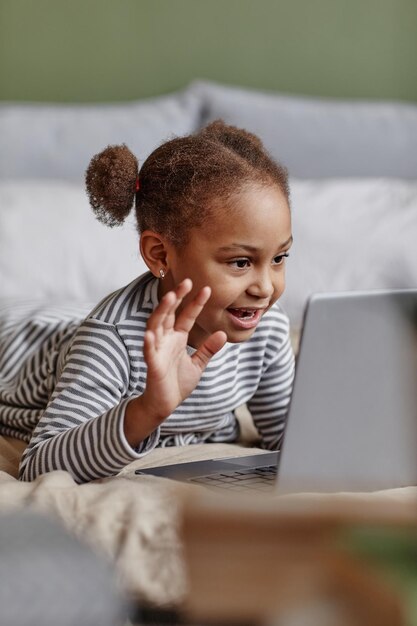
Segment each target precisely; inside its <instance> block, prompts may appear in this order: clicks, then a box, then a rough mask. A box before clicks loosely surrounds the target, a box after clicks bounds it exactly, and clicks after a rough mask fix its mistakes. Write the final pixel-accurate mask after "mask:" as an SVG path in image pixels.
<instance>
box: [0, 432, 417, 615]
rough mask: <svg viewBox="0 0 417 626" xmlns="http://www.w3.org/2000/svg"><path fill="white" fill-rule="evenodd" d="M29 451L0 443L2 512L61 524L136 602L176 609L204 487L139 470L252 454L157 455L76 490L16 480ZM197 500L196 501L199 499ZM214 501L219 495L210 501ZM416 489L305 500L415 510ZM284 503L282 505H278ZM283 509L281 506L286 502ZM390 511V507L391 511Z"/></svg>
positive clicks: (175, 451)
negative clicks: (104, 561)
mask: <svg viewBox="0 0 417 626" xmlns="http://www.w3.org/2000/svg"><path fill="white" fill-rule="evenodd" d="M23 448H24V445H23V444H22V443H21V442H18V441H14V440H10V439H7V438H4V437H3V438H0V511H1V512H5V511H10V510H16V509H18V508H21V507H26V506H27V507H30V508H31V509H32V510H36V511H40V512H44V513H46V514H48V515H53V516H56V517H57V518H59V520H61V521H62V522H63V524H64V525H65V526H66V527H67V529H69V530H70V531H71V532H73V533H75V534H76V535H77V536H78V537H79V538H80V539H82V540H83V541H87V542H88V543H89V544H90V545H91V546H93V547H94V548H96V549H97V550H98V551H99V552H100V553H102V554H105V555H107V556H108V558H109V559H110V560H111V561H112V562H113V563H114V564H115V566H116V570H117V573H118V578H119V581H120V583H121V585H122V587H124V588H125V589H126V590H128V591H130V592H131V593H133V594H134V595H135V596H137V597H138V598H140V599H142V600H145V601H147V602H150V603H152V604H156V605H158V606H163V605H176V604H178V603H180V602H181V601H182V599H183V597H184V594H185V592H186V570H185V565H186V564H185V563H184V559H183V553H182V545H181V541H180V539H179V537H180V535H179V527H180V524H181V523H182V520H183V516H184V511H187V506H189V504H187V503H189V502H190V494H193V498H192V501H193V503H194V506H199V504H198V503H199V502H201V503H202V506H204V503H205V501H206V498H205V495H204V494H205V492H203V491H202V490H201V489H199V488H198V487H192V486H183V485H180V484H179V483H174V482H173V481H169V480H166V479H161V478H156V477H152V476H140V477H137V476H135V475H134V470H135V469H136V468H137V467H146V466H150V465H155V464H157V463H159V464H167V463H172V462H180V461H186V460H190V458H192V459H198V458H214V457H222V456H233V455H241V454H246V453H247V449H246V448H245V447H243V446H240V445H228V444H219V445H199V446H190V447H188V448H171V449H157V450H155V451H153V452H152V453H150V454H149V455H148V456H146V457H145V458H144V459H141V460H139V461H135V462H134V463H132V464H131V465H129V466H127V467H126V468H125V470H124V471H123V472H122V473H121V474H120V475H119V476H117V477H114V478H111V479H106V480H102V481H97V482H94V483H89V484H86V485H77V484H76V483H75V482H74V481H73V479H72V478H71V476H70V475H69V474H68V473H66V472H62V471H56V472H52V473H50V474H46V475H44V476H41V477H39V478H38V479H37V480H35V481H34V482H33V483H22V482H19V481H17V480H16V478H15V476H16V473H17V465H18V461H19V458H20V455H21V453H22V450H23ZM194 496H196V497H195V498H194ZM211 497H213V496H211ZM416 498H417V488H412V487H411V488H407V489H398V490H390V491H387V492H379V493H374V494H338V495H337V496H336V497H335V498H333V499H332V497H331V496H329V497H327V498H326V497H322V496H315V495H314V494H311V495H308V496H305V497H304V501H305V502H310V504H311V503H313V505H314V506H315V507H316V506H323V505H328V504H329V502H330V503H332V502H334V501H336V500H337V501H338V502H339V504H340V502H342V503H343V504H344V505H346V504H348V505H349V506H350V505H351V504H356V505H359V507H360V506H361V503H364V502H367V503H369V502H370V501H373V502H376V503H384V504H388V505H390V504H391V503H392V505H394V506H393V507H391V509H396V510H398V508H401V507H405V508H404V510H407V511H408V512H411V511H412V507H413V506H414V504H415V501H416ZM277 502H278V499H277ZM280 502H281V503H282V500H281V501H280ZM388 508H389V507H388Z"/></svg>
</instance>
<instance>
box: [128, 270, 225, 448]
mask: <svg viewBox="0 0 417 626" xmlns="http://www.w3.org/2000/svg"><path fill="white" fill-rule="evenodd" d="M191 288H192V283H191V280H189V279H186V280H184V281H183V282H182V283H180V285H178V287H177V289H176V290H175V291H170V292H168V293H167V294H166V295H165V296H164V297H163V298H162V300H161V302H160V305H159V306H158V308H157V309H156V310H155V311H154V313H153V315H151V317H150V318H149V321H148V324H147V331H146V333H145V341H144V358H145V361H146V364H147V377H146V390H145V392H144V394H143V395H142V396H140V397H138V398H136V399H135V400H132V402H130V404H129V405H128V407H127V410H126V416H125V422H124V432H125V436H126V439H127V441H128V442H129V443H130V445H131V446H133V447H136V446H137V445H138V443H139V442H140V441H143V439H144V438H145V437H147V436H148V435H149V434H150V433H151V432H153V431H154V430H155V428H157V427H158V426H159V425H160V424H161V423H162V422H163V421H164V420H165V419H166V418H167V417H168V416H169V415H171V413H173V412H174V411H175V409H176V408H177V407H178V406H179V405H180V404H181V403H182V402H183V401H184V400H185V399H186V398H188V396H189V395H190V394H191V392H192V391H193V390H194V389H195V387H196V386H197V384H198V382H199V380H200V378H201V375H202V373H203V371H204V370H205V368H206V366H207V364H208V362H209V360H210V359H211V357H212V356H213V355H214V354H216V352H218V351H219V350H220V349H221V348H222V347H223V346H224V344H225V342H226V339H227V337H226V333H224V332H223V331H218V332H215V333H213V334H212V335H210V336H209V337H208V338H207V339H206V340H205V341H204V342H203V343H202V344H201V345H200V346H199V348H198V350H197V351H196V352H195V353H194V354H193V355H192V356H190V355H189V354H188V353H187V351H186V348H187V341H188V333H189V332H190V330H191V329H192V327H193V325H194V323H195V320H196V319H197V317H198V315H199V314H200V313H201V311H202V309H203V307H204V305H205V304H206V302H207V300H208V299H209V297H210V293H211V292H210V288H209V287H204V288H203V289H202V290H201V291H200V292H199V293H198V294H197V295H196V297H195V298H194V299H193V300H192V301H191V302H190V303H189V304H188V305H187V306H186V307H184V309H183V310H182V311H181V312H180V313H179V314H178V315H176V312H177V310H178V308H179V306H180V305H181V303H182V301H183V298H184V297H185V296H186V295H187V294H188V293H189V292H190V291H191Z"/></svg>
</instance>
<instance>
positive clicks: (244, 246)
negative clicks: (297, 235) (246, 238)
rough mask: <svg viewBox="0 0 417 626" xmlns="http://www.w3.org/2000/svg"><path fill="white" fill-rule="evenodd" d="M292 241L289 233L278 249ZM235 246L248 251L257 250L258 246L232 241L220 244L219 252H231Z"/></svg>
mask: <svg viewBox="0 0 417 626" xmlns="http://www.w3.org/2000/svg"><path fill="white" fill-rule="evenodd" d="M292 242H293V236H292V235H291V237H290V238H289V239H287V241H284V242H283V243H282V244H281V245H279V246H278V250H282V249H283V248H285V247H286V246H288V245H289V244H291V243H292ZM236 248H239V249H240V250H247V251H248V252H257V251H258V248H256V247H255V246H249V245H247V244H245V243H232V244H230V246H222V247H221V248H219V252H231V251H233V250H236Z"/></svg>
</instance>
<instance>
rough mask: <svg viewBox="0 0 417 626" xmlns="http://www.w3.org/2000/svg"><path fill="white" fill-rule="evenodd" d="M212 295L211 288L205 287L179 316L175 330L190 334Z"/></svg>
mask: <svg viewBox="0 0 417 626" xmlns="http://www.w3.org/2000/svg"><path fill="white" fill-rule="evenodd" d="M210 294H211V289H210V287H203V289H200V291H199V292H198V293H197V295H196V296H195V298H193V300H191V302H190V303H189V304H187V306H185V307H184V309H183V310H182V311H181V313H180V314H179V315H178V317H177V321H176V322H175V330H179V331H183V332H185V333H189V332H190V330H191V329H192V327H193V326H194V324H195V321H196V319H197V317H198V316H199V315H200V313H201V311H202V310H203V308H204V306H205V304H206V302H207V300H208V299H209V298H210Z"/></svg>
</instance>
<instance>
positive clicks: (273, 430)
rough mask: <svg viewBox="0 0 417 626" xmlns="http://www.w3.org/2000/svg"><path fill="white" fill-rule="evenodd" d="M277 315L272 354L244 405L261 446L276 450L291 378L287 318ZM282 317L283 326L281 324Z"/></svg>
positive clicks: (292, 357)
mask: <svg viewBox="0 0 417 626" xmlns="http://www.w3.org/2000/svg"><path fill="white" fill-rule="evenodd" d="M278 315H279V316H280V331H281V332H280V333H276V335H277V336H276V337H275V338H274V339H273V340H272V345H271V346H270V350H272V352H273V354H274V357H273V358H272V359H271V362H270V363H269V364H268V367H267V368H266V369H265V372H264V373H263V375H262V378H261V381H260V383H259V385H258V388H257V390H256V393H255V394H254V395H253V397H252V398H251V399H250V400H249V401H248V403H247V406H248V409H249V411H250V413H251V415H252V418H253V421H254V424H255V426H256V428H257V430H258V432H259V434H260V435H261V438H262V446H263V447H264V448H266V449H268V450H278V449H279V447H280V445H281V440H282V437H283V434H284V430H285V424H286V419H287V413H288V407H289V402H290V399H291V393H292V388H293V382H294V352H293V349H292V346H291V341H290V334H289V324H288V320H287V319H286V318H284V316H283V314H282V313H279V314H278ZM283 321H284V326H283Z"/></svg>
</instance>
